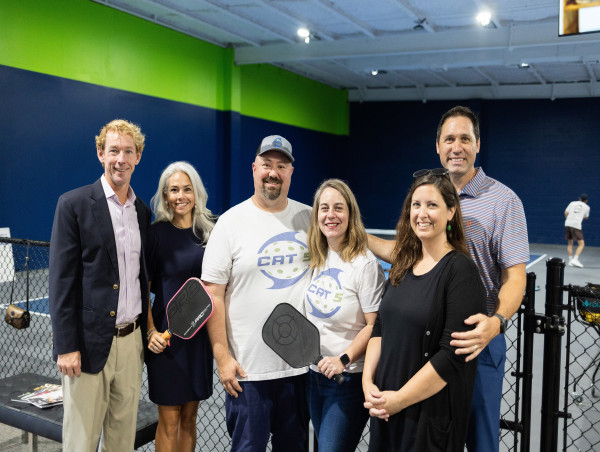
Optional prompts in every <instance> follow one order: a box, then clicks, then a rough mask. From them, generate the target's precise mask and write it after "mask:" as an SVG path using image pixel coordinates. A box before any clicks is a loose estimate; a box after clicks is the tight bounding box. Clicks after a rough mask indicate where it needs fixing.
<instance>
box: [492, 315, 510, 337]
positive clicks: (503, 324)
mask: <svg viewBox="0 0 600 452" xmlns="http://www.w3.org/2000/svg"><path fill="white" fill-rule="evenodd" d="M494 317H498V319H500V333H502V334H504V333H505V332H506V323H507V322H506V317H504V316H503V315H502V314H498V313H497V312H496V313H495V314H494Z"/></svg>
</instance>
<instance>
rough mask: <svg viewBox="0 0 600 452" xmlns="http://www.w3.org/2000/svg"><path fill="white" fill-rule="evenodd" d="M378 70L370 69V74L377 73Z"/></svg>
mask: <svg viewBox="0 0 600 452" xmlns="http://www.w3.org/2000/svg"><path fill="white" fill-rule="evenodd" d="M377 74H379V71H378V70H377V69H371V75H377Z"/></svg>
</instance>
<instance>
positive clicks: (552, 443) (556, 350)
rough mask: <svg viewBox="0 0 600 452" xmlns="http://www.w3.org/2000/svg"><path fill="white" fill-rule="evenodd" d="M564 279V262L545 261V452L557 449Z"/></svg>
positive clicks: (543, 390) (543, 432) (543, 414)
mask: <svg viewBox="0 0 600 452" xmlns="http://www.w3.org/2000/svg"><path fill="white" fill-rule="evenodd" d="M564 276H565V263H564V261H563V260H562V259H560V258H557V257H555V258H552V259H549V260H548V261H546V311H545V319H544V321H543V323H544V325H543V330H544V365H543V381H542V416H541V422H542V426H541V435H540V450H542V451H545V452H554V451H557V450H558V449H557V448H558V402H559V396H560V357H561V348H560V347H561V339H562V334H564V317H563V316H562V315H561V314H562V309H563V306H562V299H563V281H564ZM538 322H541V320H538ZM540 326H542V325H540Z"/></svg>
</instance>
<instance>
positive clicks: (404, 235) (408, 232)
mask: <svg viewBox="0 0 600 452" xmlns="http://www.w3.org/2000/svg"><path fill="white" fill-rule="evenodd" d="M414 177H415V180H414V182H413V185H412V187H411V189H410V191H409V193H408V195H407V197H406V199H405V201H404V207H403V210H402V216H401V217H400V220H399V222H398V225H397V227H396V232H397V235H396V237H397V238H396V244H395V247H394V251H393V253H392V270H391V272H390V281H389V282H388V286H387V288H386V291H385V294H384V296H383V300H382V302H381V306H380V310H379V314H378V316H377V320H376V322H375V326H374V328H373V333H372V336H371V339H370V341H369V344H368V347H367V353H366V357H365V367H364V372H363V390H364V394H365V408H367V409H368V410H369V413H370V414H371V416H372V419H371V429H370V443H369V450H370V451H403V452H408V451H427V452H432V451H448V452H450V451H456V452H462V451H463V450H464V444H465V437H466V432H467V425H468V418H469V409H470V406H471V393H472V391H473V385H474V382H475V370H476V366H477V362H476V360H472V361H469V362H468V363H467V362H465V359H464V358H463V357H461V356H460V355H456V354H455V353H454V352H455V347H451V346H450V340H451V337H450V334H451V333H452V332H453V331H466V330H468V329H471V328H472V327H471V326H469V325H466V324H465V323H464V319H466V318H467V317H469V316H470V315H473V314H476V313H484V312H485V309H486V308H485V289H484V287H483V284H482V282H481V279H480V277H479V272H478V270H477V267H476V266H475V264H474V263H473V261H472V260H471V259H470V257H469V256H468V250H467V247H466V244H465V237H464V231H463V225H462V217H461V214H460V204H459V199H458V195H457V193H456V190H455V189H454V186H453V185H452V183H451V182H450V178H449V177H448V175H447V170H444V169H442V168H440V169H436V170H421V171H417V172H416V173H415V174H414Z"/></svg>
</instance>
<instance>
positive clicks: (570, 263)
mask: <svg viewBox="0 0 600 452" xmlns="http://www.w3.org/2000/svg"><path fill="white" fill-rule="evenodd" d="M572 266H573V256H569V267H572Z"/></svg>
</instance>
